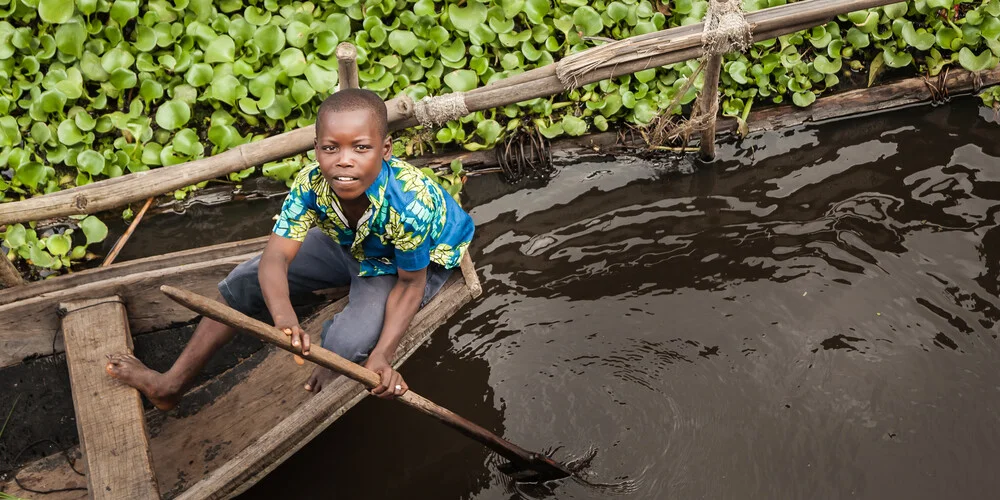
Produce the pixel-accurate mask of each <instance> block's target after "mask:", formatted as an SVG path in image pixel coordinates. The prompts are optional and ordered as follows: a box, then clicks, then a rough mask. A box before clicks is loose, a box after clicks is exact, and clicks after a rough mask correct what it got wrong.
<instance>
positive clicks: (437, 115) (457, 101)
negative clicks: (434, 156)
mask: <svg viewBox="0 0 1000 500" xmlns="http://www.w3.org/2000/svg"><path fill="white" fill-rule="evenodd" d="M467 114H469V108H468V107H466V105H465V92H452V93H450V94H445V95H442V96H438V97H430V96H427V97H424V98H423V99H421V100H419V101H417V102H414V103H413V116H414V117H416V119H417V122H418V123H420V125H423V127H424V128H428V129H429V128H431V127H433V126H435V125H441V124H443V123H446V122H448V121H451V120H456V119H458V118H461V117H463V116H465V115H467Z"/></svg>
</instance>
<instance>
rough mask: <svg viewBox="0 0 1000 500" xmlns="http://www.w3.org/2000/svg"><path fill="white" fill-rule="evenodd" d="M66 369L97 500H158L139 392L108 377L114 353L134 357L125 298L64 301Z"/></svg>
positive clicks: (90, 486) (92, 494) (89, 479)
mask: <svg viewBox="0 0 1000 500" xmlns="http://www.w3.org/2000/svg"><path fill="white" fill-rule="evenodd" d="M61 311H62V312H63V313H64V314H65V316H64V318H63V320H62V327H63V331H64V332H65V335H66V365H67V366H68V368H69V376H70V385H71V386H72V389H73V408H74V410H75V413H76V426H77V432H78V434H79V436H80V448H81V449H82V451H83V458H84V462H85V464H86V467H87V469H86V470H87V487H88V489H89V491H90V497H91V498H94V499H98V500H101V499H117V498H129V499H154V498H156V499H158V498H160V495H159V488H158V486H157V483H156V476H155V475H154V474H153V466H152V464H151V462H150V452H149V438H148V437H147V435H146V419H145V417H144V415H143V410H142V400H141V399H140V396H139V391H137V390H135V389H133V388H132V387H129V386H127V385H125V384H123V383H121V382H119V381H117V380H115V379H113V378H111V377H109V376H108V375H107V373H106V372H105V370H104V366H105V365H106V364H107V356H108V355H110V354H115V353H121V352H131V351H132V335H131V334H130V333H129V330H128V320H127V318H126V317H125V305H124V304H122V302H121V299H120V298H119V297H115V296H112V297H103V298H97V299H89V300H79V301H72V302H64V303H63V304H62V305H61Z"/></svg>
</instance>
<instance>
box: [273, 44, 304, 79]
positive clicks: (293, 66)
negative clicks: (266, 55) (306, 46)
mask: <svg viewBox="0 0 1000 500" xmlns="http://www.w3.org/2000/svg"><path fill="white" fill-rule="evenodd" d="M278 61H279V63H280V64H281V68H282V69H284V70H285V74H286V75H288V76H299V75H301V74H303V73H305V71H306V65H307V63H306V56H305V54H303V53H302V51H301V50H299V49H296V48H287V49H285V50H283V51H282V52H281V56H280V57H279V58H278Z"/></svg>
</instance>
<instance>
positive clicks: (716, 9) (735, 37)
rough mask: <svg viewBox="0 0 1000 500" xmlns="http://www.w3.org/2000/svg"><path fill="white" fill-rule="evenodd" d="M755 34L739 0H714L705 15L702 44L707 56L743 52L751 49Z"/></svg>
mask: <svg viewBox="0 0 1000 500" xmlns="http://www.w3.org/2000/svg"><path fill="white" fill-rule="evenodd" d="M752 41H753V33H752V30H751V28H750V23H748V22H747V18H746V15H745V14H744V12H743V7H742V6H741V5H740V1H739V0H713V1H712V3H711V4H709V7H708V14H706V15H705V29H704V31H703V32H702V35H701V44H702V46H703V47H704V48H705V53H706V54H707V55H719V54H726V53H729V52H734V51H739V52H743V51H745V50H747V49H748V48H750V43H751V42H752Z"/></svg>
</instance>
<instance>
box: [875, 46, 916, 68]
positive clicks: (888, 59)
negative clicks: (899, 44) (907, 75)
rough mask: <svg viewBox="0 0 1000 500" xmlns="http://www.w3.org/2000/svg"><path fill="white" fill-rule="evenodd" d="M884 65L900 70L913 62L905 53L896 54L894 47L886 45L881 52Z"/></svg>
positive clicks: (910, 56)
mask: <svg viewBox="0 0 1000 500" xmlns="http://www.w3.org/2000/svg"><path fill="white" fill-rule="evenodd" d="M882 57H883V58H884V59H885V65H886V66H888V67H890V68H902V67H905V66H909V65H910V64H911V63H912V62H913V56H912V55H910V54H909V53H907V52H897V51H896V49H895V47H893V46H891V45H888V46H886V47H885V48H884V49H883V50H882Z"/></svg>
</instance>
